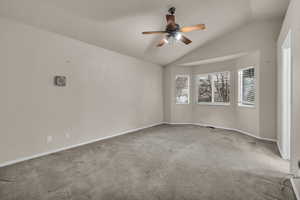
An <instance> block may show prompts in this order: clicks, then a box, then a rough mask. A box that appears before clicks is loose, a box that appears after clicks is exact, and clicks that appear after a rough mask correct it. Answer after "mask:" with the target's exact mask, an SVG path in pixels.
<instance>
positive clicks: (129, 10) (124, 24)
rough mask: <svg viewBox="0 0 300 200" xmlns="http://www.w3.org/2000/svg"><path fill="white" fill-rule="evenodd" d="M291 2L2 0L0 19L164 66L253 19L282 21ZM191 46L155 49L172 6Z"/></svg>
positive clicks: (255, 0) (273, 0)
mask: <svg viewBox="0 0 300 200" xmlns="http://www.w3.org/2000/svg"><path fill="white" fill-rule="evenodd" d="M288 3H289V1H288V0H26V1H20V0H0V15H2V16H4V17H8V18H13V19H15V20H18V21H22V22H24V23H26V24H30V25H33V26H37V27H39V28H42V29H45V30H48V31H52V32H56V33H58V34H61V35H65V36H68V37H72V38H75V39H78V40H81V41H84V42H87V43H90V44H93V45H97V46H100V47H103V48H106V49H110V50H113V51H116V52H119V53H122V54H126V55H129V56H133V57H136V58H140V59H143V60H146V61H149V62H152V63H157V64H160V65H166V64H168V63H170V62H173V61H175V60H176V59H178V58H180V57H182V56H183V55H185V54H187V53H188V52H190V51H192V50H193V49H195V48H197V47H199V46H201V45H202V44H204V43H205V42H207V41H211V40H213V39H215V38H217V37H220V36H221V35H222V34H224V33H226V32H228V31H231V30H232V29H235V28H238V27H239V26H240V25H241V24H243V23H247V22H248V21H250V20H254V19H256V20H259V19H265V18H275V17H283V16H284V13H285V11H286V9H287V6H288ZM171 6H175V7H176V8H177V10H176V21H177V22H178V23H179V24H181V25H182V26H184V25H194V24H199V23H205V24H206V25H207V30H206V31H196V32H191V33H187V34H185V35H186V36H187V37H189V38H190V39H191V40H192V41H193V43H191V44H190V45H188V46H185V45H184V44H181V43H176V44H175V45H165V46H163V47H161V48H157V47H155V45H156V43H157V41H158V40H159V39H160V38H161V36H155V35H142V34H141V32H142V31H147V30H164V28H165V17H164V15H165V14H167V10H168V8H169V7H171Z"/></svg>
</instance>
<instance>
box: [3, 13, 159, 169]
mask: <svg viewBox="0 0 300 200" xmlns="http://www.w3.org/2000/svg"><path fill="white" fill-rule="evenodd" d="M0 43H1V45H0V91H1V104H0V110H1V112H0V121H1V126H0V134H1V140H0V164H1V163H4V162H6V161H11V160H15V159H20V158H23V157H26V156H33V155H35V154H40V153H43V152H48V151H53V150H56V149H59V148H64V147H67V146H70V145H76V144H79V143H83V142H86V141H90V140H94V139H98V138H102V137H105V136H111V135H114V134H117V133H120V132H122V131H126V130H129V129H135V128H139V127H144V126H149V125H152V124H155V123H160V122H162V120H163V107H162V106H163V105H162V104H163V98H162V73H163V70H162V67H160V66H157V65H154V64H150V63H147V62H143V61H140V60H138V59H135V58H132V57H128V56H124V55H121V54H118V53H114V52H111V51H108V50H105V49H102V48H98V47H95V46H91V45H88V44H86V43H83V42H80V41H77V40H73V39H70V38H67V37H63V36H60V35H57V34H54V33H50V32H46V31H42V30H39V29H36V28H33V27H30V26H26V25H22V24H19V23H16V22H14V21H10V20H6V19H0ZM55 75H66V76H67V86H66V87H62V88H61V87H55V86H54V85H53V77H54V76H55ZM66 134H69V135H70V138H67V137H66ZM47 136H52V137H53V141H52V142H51V143H47Z"/></svg>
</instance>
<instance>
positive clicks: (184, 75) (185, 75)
mask: <svg viewBox="0 0 300 200" xmlns="http://www.w3.org/2000/svg"><path fill="white" fill-rule="evenodd" d="M178 77H186V78H187V79H188V102H187V103H178V102H177V100H176V98H177V97H176V96H175V104H176V105H188V104H190V75H188V74H178V75H176V77H175V84H176V80H177V78H178ZM175 90H176V85H175ZM175 94H176V93H175Z"/></svg>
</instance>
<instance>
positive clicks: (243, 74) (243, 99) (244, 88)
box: [239, 67, 256, 107]
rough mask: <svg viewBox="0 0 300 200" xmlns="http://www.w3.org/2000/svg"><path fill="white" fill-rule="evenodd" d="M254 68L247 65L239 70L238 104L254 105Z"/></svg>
mask: <svg viewBox="0 0 300 200" xmlns="http://www.w3.org/2000/svg"><path fill="white" fill-rule="evenodd" d="M255 87H256V80H255V69H254V67H249V68H245V69H241V70H239V105H240V106H250V107H251V106H254V105H255V93H256V88H255Z"/></svg>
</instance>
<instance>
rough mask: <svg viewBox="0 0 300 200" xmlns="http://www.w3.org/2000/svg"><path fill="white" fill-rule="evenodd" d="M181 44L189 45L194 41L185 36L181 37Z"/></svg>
mask: <svg viewBox="0 0 300 200" xmlns="http://www.w3.org/2000/svg"><path fill="white" fill-rule="evenodd" d="M180 40H181V42H183V43H184V44H186V45H188V44H190V43H191V42H192V40H190V39H189V38H187V37H185V36H184V35H181V37H180Z"/></svg>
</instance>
